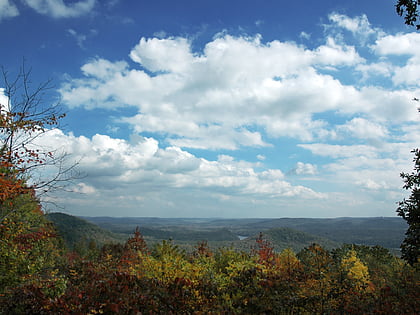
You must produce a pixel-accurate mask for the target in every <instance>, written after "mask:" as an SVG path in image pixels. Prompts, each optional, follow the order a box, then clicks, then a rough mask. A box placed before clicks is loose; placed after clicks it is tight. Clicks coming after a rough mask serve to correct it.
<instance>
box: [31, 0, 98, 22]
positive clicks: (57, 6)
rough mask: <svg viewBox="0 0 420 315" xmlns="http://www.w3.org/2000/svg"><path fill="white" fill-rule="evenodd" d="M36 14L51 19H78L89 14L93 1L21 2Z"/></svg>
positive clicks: (54, 0) (43, 0)
mask: <svg viewBox="0 0 420 315" xmlns="http://www.w3.org/2000/svg"><path fill="white" fill-rule="evenodd" d="M23 1H24V2H25V3H26V5H28V6H29V7H31V8H32V9H34V10H35V11H36V12H38V13H40V14H44V15H48V16H51V17H53V18H70V17H78V16H81V15H84V14H87V13H89V12H90V11H91V10H92V9H93V7H94V6H95V2H96V1H95V0H80V1H76V2H74V1H72V2H71V3H68V4H66V3H65V2H64V0H23Z"/></svg>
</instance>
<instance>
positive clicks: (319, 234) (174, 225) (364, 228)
mask: <svg viewBox="0 0 420 315" xmlns="http://www.w3.org/2000/svg"><path fill="white" fill-rule="evenodd" d="M83 218H84V219H85V220H87V221H89V222H92V223H94V224H97V225H98V226H100V227H102V228H104V229H107V230H110V231H112V232H116V233H124V234H127V235H128V234H130V233H132V232H133V231H134V229H135V228H136V227H137V226H138V227H140V230H141V231H143V233H144V235H145V236H150V237H152V238H158V239H167V238H168V236H169V235H171V236H169V237H170V238H172V239H174V240H176V239H178V240H183V241H186V240H188V239H189V238H190V239H189V240H190V241H193V240H197V239H202V238H204V239H207V240H211V238H212V237H213V236H216V235H219V236H221V234H220V233H221V231H223V233H225V236H223V237H228V239H229V240H230V241H233V238H235V237H237V236H239V235H240V236H243V237H250V238H253V237H254V236H255V235H258V233H259V232H263V233H264V234H269V233H272V232H273V231H270V230H272V229H274V231H275V229H279V228H288V229H289V230H283V231H282V232H283V233H286V235H289V236H290V235H291V230H294V231H295V232H296V231H299V232H303V233H306V234H307V235H306V236H305V237H303V235H300V236H299V237H301V238H302V240H303V239H308V240H309V239H313V240H314V242H324V243H325V244H327V245H325V244H323V245H325V246H326V247H331V246H333V245H334V244H338V246H339V244H342V243H348V244H361V245H380V246H382V247H385V248H388V249H393V250H398V249H399V246H400V244H401V242H402V240H403V239H404V234H405V231H406V229H407V225H406V223H405V221H404V220H402V219H401V218H400V217H376V218H375V217H374V218H346V217H344V218H332V219H318V218H276V219H264V218H261V219H259V218H246V219H223V218H154V217H127V218H125V217H118V218H114V217H83ZM290 229H291V230H290ZM227 231H228V232H227ZM269 231H270V232H269ZM280 231H281V230H280ZM273 233H279V232H273ZM181 236H182V237H181ZM223 237H220V238H219V239H218V240H220V239H223ZM299 237H298V238H299ZM226 240H227V239H226ZM274 241H275V242H277V243H280V242H282V243H283V245H285V244H286V243H287V242H285V241H281V240H279V239H276V238H274ZM291 242H292V240H291ZM305 242H306V241H305ZM305 242H304V243H305ZM292 243H293V242H292ZM328 244H330V245H331V246H330V245H328ZM299 246H300V245H299Z"/></svg>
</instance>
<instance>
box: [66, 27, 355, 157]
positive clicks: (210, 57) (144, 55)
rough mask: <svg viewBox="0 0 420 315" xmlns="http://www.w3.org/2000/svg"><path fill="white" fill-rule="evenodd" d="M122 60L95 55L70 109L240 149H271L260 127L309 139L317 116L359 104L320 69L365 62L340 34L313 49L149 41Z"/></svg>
mask: <svg viewBox="0 0 420 315" xmlns="http://www.w3.org/2000/svg"><path fill="white" fill-rule="evenodd" d="M130 58H131V59H132V60H133V61H135V62H136V63H138V64H139V65H141V67H143V69H144V70H138V69H135V68H133V69H129V67H128V64H127V63H126V62H124V61H117V62H111V61H108V60H104V59H95V60H93V61H91V62H89V63H87V64H85V65H84V66H83V67H82V71H83V74H84V76H85V77H84V78H81V79H74V80H72V81H69V82H68V83H67V84H65V85H63V86H62V89H61V93H62V96H63V101H64V102H65V103H66V104H68V105H69V106H86V107H88V108H93V107H105V108H115V107H124V106H136V107H137V108H138V110H139V113H138V114H137V115H135V116H132V117H126V118H125V119H123V121H124V122H128V123H130V124H131V125H132V126H133V128H134V129H135V130H136V131H137V132H145V131H146V132H158V133H166V134H168V135H169V137H168V138H169V141H170V143H171V144H173V145H177V146H182V147H192V148H211V149H218V148H226V149H236V148H239V147H241V146H266V145H267V143H266V142H265V141H264V140H263V138H262V135H261V133H259V132H254V131H251V130H249V126H255V125H257V126H262V127H263V128H264V129H265V130H266V131H267V132H268V133H269V134H270V135H271V136H274V137H280V136H291V137H297V138H300V139H311V138H313V136H314V133H316V134H319V133H320V132H321V130H320V129H322V128H323V127H322V122H319V121H312V120H311V116H312V115H313V114H314V113H320V112H323V111H327V110H336V109H339V108H341V107H347V108H352V106H350V100H352V99H354V98H358V97H360V96H359V95H360V93H359V92H358V91H357V90H356V89H354V88H353V87H351V86H345V85H343V84H342V83H341V82H340V81H339V80H337V79H335V78H334V77H332V76H330V75H325V74H322V73H320V72H319V71H317V70H316V68H317V67H319V66H321V67H337V66H352V65H355V64H358V63H360V62H362V61H363V59H362V58H361V57H360V56H359V55H358V54H357V52H356V51H355V49H354V47H351V46H346V45H340V44H338V43H336V42H335V41H334V40H333V39H332V38H329V39H328V40H327V43H326V44H325V45H322V46H320V47H318V48H316V49H314V50H312V51H311V50H308V49H305V48H304V47H301V46H298V45H296V44H294V43H287V42H280V41H272V42H268V43H263V42H262V39H261V36H259V35H257V36H255V37H233V36H229V35H226V34H225V35H223V36H218V37H216V38H215V39H214V40H213V41H211V42H209V43H207V44H206V45H205V47H204V49H203V51H202V52H200V53H198V52H192V50H191V43H190V41H189V40H187V39H185V38H166V39H159V38H151V39H146V38H142V39H141V40H140V41H139V43H138V44H137V45H136V46H135V47H134V48H133V49H132V50H131V52H130Z"/></svg>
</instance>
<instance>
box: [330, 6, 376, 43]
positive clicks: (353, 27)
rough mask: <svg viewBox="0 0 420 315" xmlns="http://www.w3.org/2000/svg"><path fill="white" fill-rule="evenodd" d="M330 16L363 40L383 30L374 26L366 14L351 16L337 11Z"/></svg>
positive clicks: (336, 22)
mask: <svg viewBox="0 0 420 315" xmlns="http://www.w3.org/2000/svg"><path fill="white" fill-rule="evenodd" d="M328 18H329V19H330V21H332V22H333V23H334V24H336V25H337V26H339V27H341V28H343V29H346V30H348V31H350V32H351V33H353V35H355V36H358V37H361V38H362V39H363V40H366V39H367V38H368V37H369V36H371V35H380V34H382V31H380V30H379V29H375V28H373V27H372V25H371V24H370V22H369V20H368V18H367V16H366V14H362V15H360V16H356V17H349V16H347V15H344V14H339V13H336V12H335V13H331V14H330V15H329V16H328Z"/></svg>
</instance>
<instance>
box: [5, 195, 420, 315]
mask: <svg viewBox="0 0 420 315" xmlns="http://www.w3.org/2000/svg"><path fill="white" fill-rule="evenodd" d="M29 197H30V196H28V195H23V196H19V198H17V200H16V201H15V205H19V207H20V208H19V212H15V213H13V215H10V216H9V217H8V218H6V219H4V220H3V223H2V225H1V226H0V233H1V240H2V242H1V243H0V246H1V248H0V250H1V253H2V255H1V258H0V259H1V264H0V268H1V272H0V299H1V303H0V305H1V312H2V313H3V314H113V313H120V314H367V313H369V314H372V313H377V314H416V313H418V312H419V310H420V301H419V298H418V297H419V283H420V277H419V272H418V265H415V266H411V265H409V264H407V263H406V262H405V261H404V260H402V259H400V258H398V257H397V256H395V255H392V254H391V253H390V252H389V251H388V250H387V249H385V248H383V247H380V246H365V245H342V246H340V247H338V248H335V249H332V250H326V249H324V248H323V247H321V246H319V245H317V244H312V245H310V246H307V247H305V248H304V249H302V250H300V251H299V252H297V253H296V252H295V251H293V250H292V249H284V250H282V251H280V252H277V251H275V250H274V249H273V246H272V244H271V243H270V242H269V241H267V240H265V239H264V235H262V234H260V235H259V236H258V237H257V238H256V239H255V240H254V241H253V246H252V247H251V248H250V250H248V251H241V250H237V249H233V248H229V247H221V248H218V249H215V250H212V249H210V248H209V246H208V244H207V242H205V241H202V242H197V244H196V246H195V247H194V249H193V250H192V251H191V252H186V251H185V250H184V249H182V248H180V247H179V246H178V245H176V244H174V243H173V241H171V240H166V241H165V240H164V241H162V242H160V243H156V244H154V245H153V246H151V247H150V248H149V246H148V244H147V243H146V241H145V240H144V238H143V236H142V234H141V231H140V230H139V229H136V230H135V231H134V233H133V234H132V236H131V237H130V238H129V239H128V240H127V241H126V242H125V243H108V244H104V245H102V246H96V244H95V243H90V244H87V246H86V248H85V250H84V251H83V252H81V251H80V250H79V251H77V250H69V249H67V248H66V246H65V245H64V243H63V240H62V239H61V238H60V237H59V236H58V235H57V231H56V230H55V228H54V226H53V225H52V224H51V222H50V221H48V220H47V219H46V217H45V215H44V214H43V213H42V212H41V211H40V207H39V205H37V203H36V202H29V201H28V198H29ZM29 199H30V198H29Z"/></svg>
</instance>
